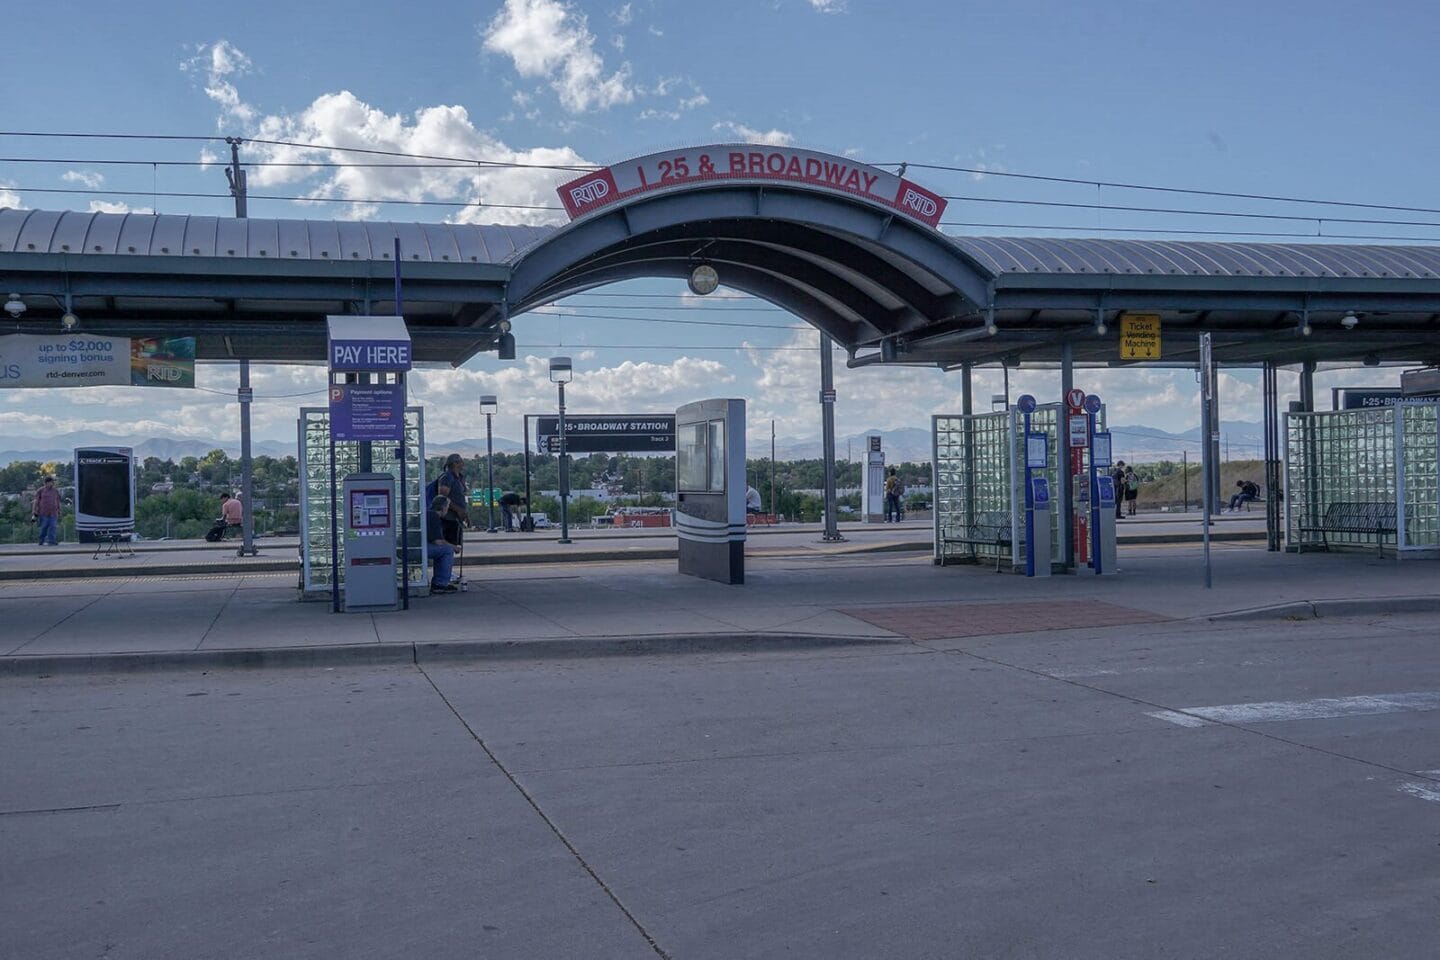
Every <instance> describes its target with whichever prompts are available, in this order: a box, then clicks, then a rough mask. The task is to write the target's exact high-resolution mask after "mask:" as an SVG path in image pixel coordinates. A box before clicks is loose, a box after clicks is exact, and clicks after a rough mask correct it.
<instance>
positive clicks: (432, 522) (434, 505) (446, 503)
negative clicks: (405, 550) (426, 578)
mask: <svg viewBox="0 0 1440 960" xmlns="http://www.w3.org/2000/svg"><path fill="white" fill-rule="evenodd" d="M449 508H450V500H449V498H448V497H446V496H445V495H444V494H440V495H439V496H437V497H436V498H435V499H434V500H431V501H430V509H429V511H427V513H426V516H425V527H426V531H427V532H426V534H425V554H426V556H428V557H429V558H430V562H431V563H432V564H434V569H435V576H434V578H433V579H431V581H430V592H431V593H454V592H455V591H456V590H457V589H458V588H457V587H456V586H455V584H453V583H451V582H450V578H451V572H452V570H453V568H454V565H455V545H454V544H452V543H451V542H450V541H449V540H447V539H446V538H445V526H446V513H447V511H448V510H449Z"/></svg>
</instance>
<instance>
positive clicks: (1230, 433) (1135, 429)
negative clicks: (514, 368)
mask: <svg viewBox="0 0 1440 960" xmlns="http://www.w3.org/2000/svg"><path fill="white" fill-rule="evenodd" d="M1110 432H1111V433H1112V434H1113V436H1114V451H1115V456H1116V457H1118V458H1120V459H1123V460H1128V461H1131V462H1134V463H1149V462H1154V461H1157V460H1180V459H1182V458H1185V457H1188V458H1189V459H1190V460H1197V461H1198V459H1199V456H1200V428H1199V427H1196V428H1194V429H1191V430H1186V431H1185V432H1184V433H1169V432H1167V431H1165V430H1160V429H1158V428H1156V427H1147V426H1144V425H1140V424H1136V425H1133V426H1115V427H1111V429H1110ZM873 434H879V435H880V445H881V448H882V449H883V450H884V451H885V460H886V462H888V463H903V462H907V461H908V462H912V463H924V462H928V461H929V460H930V450H931V447H930V432H929V431H928V430H925V429H921V428H918V427H905V428H902V429H899V430H867V431H864V432H862V433H856V434H851V435H850V436H846V437H837V438H836V440H835V455H836V457H837V458H839V459H841V460H845V459H849V460H860V459H861V458H862V457H863V456H864V453H865V450H866V448H867V440H866V438H867V437H868V436H871V435H873ZM1220 434H1221V457H1222V458H1223V459H1226V460H1253V459H1259V458H1260V456H1261V454H1262V451H1263V449H1264V442H1263V440H1262V437H1263V435H1264V430H1263V427H1262V426H1261V425H1260V424H1258V423H1253V422H1249V421H1244V420H1235V421H1225V422H1224V423H1223V424H1222V426H1221V431H1220ZM0 445H3V446H4V449H0V466H4V465H5V464H8V463H11V462H13V461H15V460H40V461H42V462H43V461H46V460H60V461H64V460H69V459H70V458H71V457H72V456H73V454H74V449H75V448H76V447H82V446H92V445H93V446H111V447H115V446H118V447H132V448H134V450H135V455H136V456H137V457H138V458H140V459H142V460H143V459H144V458H146V457H159V458H160V459H161V460H175V461H177V462H178V461H179V460H180V459H181V458H183V457H203V456H204V455H205V454H207V453H209V452H210V451H211V450H215V449H217V448H218V449H220V450H224V451H225V452H226V454H228V455H229V456H231V457H238V456H239V455H240V444H239V442H238V441H236V440H233V439H228V438H227V439H224V440H217V439H203V440H195V439H188V438H170V437H140V436H126V437H114V436H107V435H106V434H103V433H100V432H98V431H95V430H79V431H75V432H73V433H63V434H59V435H57V436H53V437H3V438H0ZM749 446H750V450H749V453H750V456H751V458H752V459H753V458H760V457H768V456H769V455H770V438H769V436H762V437H756V436H753V435H752V436H751V437H750V444H749ZM250 447H251V451H252V452H253V453H254V454H255V455H256V456H262V455H264V456H271V457H286V456H294V455H295V444H294V443H287V442H284V441H281V440H255V441H253V442H252V443H251V445H250ZM521 449H522V447H521V444H520V442H519V441H517V440H510V439H507V438H504V437H496V438H495V452H496V453H519V452H520V451H521ZM821 450H822V445H821V440H820V438H819V437H781V438H777V439H776V441H775V456H776V458H777V459H779V460H818V459H819V458H820V455H821ZM426 452H427V453H428V454H429V455H431V456H435V455H436V454H440V453H458V454H460V455H461V456H464V457H475V456H483V455H484V453H485V438H484V437H480V438H478V439H477V438H467V439H460V440H438V441H437V440H431V441H430V442H428V443H427V444H426Z"/></svg>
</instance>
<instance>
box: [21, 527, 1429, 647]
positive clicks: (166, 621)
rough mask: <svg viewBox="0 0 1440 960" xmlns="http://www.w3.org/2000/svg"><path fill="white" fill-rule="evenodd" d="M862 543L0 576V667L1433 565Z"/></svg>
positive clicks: (835, 638) (1129, 612)
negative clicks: (458, 578)
mask: <svg viewBox="0 0 1440 960" xmlns="http://www.w3.org/2000/svg"><path fill="white" fill-rule="evenodd" d="M757 539H758V538H757ZM875 546H877V544H871V545H869V548H871V549H873V548H874V547H875ZM865 549H866V548H865V547H863V546H862V545H859V544H853V543H852V544H850V545H849V546H848V547H846V545H840V546H839V547H838V548H832V549H830V550H821V549H819V547H818V546H817V545H815V544H813V543H811V544H809V545H807V546H805V547H804V548H800V547H795V548H777V549H775V550H774V551H772V552H762V551H760V550H756V551H753V552H752V554H751V556H750V557H749V559H748V563H747V582H746V584H744V585H743V586H724V585H721V584H717V583H712V582H709V581H705V580H697V579H694V578H690V577H683V576H680V575H679V574H678V573H676V571H675V565H674V562H673V561H655V560H638V561H632V562H629V563H612V562H607V563H601V562H585V561H581V560H568V561H567V562H564V563H554V562H536V563H527V564H509V565H506V564H499V565H493V566H487V567H484V568H473V569H471V570H470V571H469V579H470V589H469V590H468V592H465V593H457V594H452V595H447V596H437V597H430V598H424V599H417V600H415V601H413V602H412V606H411V609H410V610H409V611H396V612H384V613H374V614H338V615H337V614H333V613H331V612H330V609H329V605H328V604H326V603H322V602H309V603H302V602H299V601H298V600H297V594H296V589H295V582H294V576H293V574H286V573H253V574H251V573H246V574H234V573H208V572H206V571H205V570H204V569H203V568H197V569H196V571H195V572H194V573H193V574H192V575H190V576H187V577H158V576H147V575H139V576H131V577H125V578H120V577H112V578H76V579H53V580H43V579H42V580H28V581H6V582H4V583H0V624H3V628H0V672H7V673H25V674H35V673H44V672H54V671H62V670H123V669H153V668H159V667H196V668H202V667H207V666H223V665H237V666H282V665H300V664H327V665H333V664H340V663H376V662H407V663H408V662H425V661H435V660H440V659H453V658H457V657H465V658H485V657H489V658H500V657H505V658H515V657H557V656H567V657H573V656H582V655H596V654H603V653H639V652H657V651H680V650H688V651H696V650H717V649H755V648H758V647H763V646H770V647H781V646H788V647H794V646H809V645H822V644H837V643H848V644H857V643H860V644H887V643H897V642H904V641H907V640H914V639H917V638H918V639H923V638H925V637H931V636H954V635H967V636H968V635H975V634H977V633H986V634H996V635H1000V634H1006V633H1016V632H1022V631H1025V630H1028V629H1056V628H1061V627H1084V626H1093V627H1097V628H1100V627H1105V626H1108V625H1115V624H1127V623H1131V624H1143V623H1150V622H1164V621H1172V620H1185V619H1192V618H1203V617H1236V616H1241V617H1245V618H1251V619H1253V618H1264V617H1271V618H1285V617H1306V618H1311V617H1314V616H1317V615H1331V616H1334V615H1342V614H1347V613H1357V612H1366V611H1384V610H1405V611H1412V612H1413V611H1431V610H1440V566H1437V565H1436V564H1435V563H1433V562H1425V561H1420V562H1404V563H1397V562H1396V561H1394V560H1380V559H1376V558H1375V557H1373V556H1371V555H1369V554H1314V553H1310V554H1303V555H1292V554H1270V553H1267V552H1265V551H1264V549H1263V548H1260V547H1256V546H1254V545H1247V544H1226V543H1220V544H1217V545H1216V546H1215V547H1214V550H1213V553H1214V571H1215V572H1214V588H1213V589H1209V590H1207V589H1205V588H1204V586H1203V582H1202V568H1201V565H1200V552H1199V550H1198V548H1197V547H1195V546H1194V545H1192V544H1170V545H1164V544H1161V545H1155V544H1138V545H1131V546H1125V547H1123V548H1122V551H1121V573H1120V574H1119V575H1118V576H1115V577H1104V578H1095V577H1093V576H1090V575H1088V574H1081V575H1075V576H1057V577H1052V578H1050V579H1048V580H1029V579H1026V578H1024V577H1019V576H1014V575H997V574H995V573H994V572H993V571H992V569H991V568H989V567H986V566H983V565H981V566H949V567H935V566H933V565H932V564H931V563H930V560H929V557H928V556H927V555H916V554H914V553H904V552H890V553H887V552H878V553H877V552H855V551H856V550H865ZM937 630H938V631H939V632H936V631H937Z"/></svg>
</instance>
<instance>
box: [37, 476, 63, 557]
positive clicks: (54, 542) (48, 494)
mask: <svg viewBox="0 0 1440 960" xmlns="http://www.w3.org/2000/svg"><path fill="white" fill-rule="evenodd" d="M30 519H32V520H38V521H39V522H40V546H42V547H55V546H59V544H60V540H59V534H60V491H59V490H56V489H55V478H54V477H46V478H45V482H44V483H42V484H40V489H39V490H36V491H35V503H34V505H33V506H32V507H31V508H30Z"/></svg>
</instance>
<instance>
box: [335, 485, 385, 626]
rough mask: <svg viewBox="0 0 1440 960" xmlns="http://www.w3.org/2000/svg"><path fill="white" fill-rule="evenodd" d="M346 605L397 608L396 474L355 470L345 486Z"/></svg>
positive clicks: (349, 608)
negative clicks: (358, 471) (356, 471)
mask: <svg viewBox="0 0 1440 960" xmlns="http://www.w3.org/2000/svg"><path fill="white" fill-rule="evenodd" d="M342 493H343V500H342V509H343V516H344V526H343V528H342V536H343V537H344V543H345V556H344V560H343V563H344V569H345V609H346V610H347V611H366V610H375V609H393V608H394V607H395V606H396V605H397V603H398V596H399V594H398V586H397V583H396V572H395V571H396V560H395V550H396V534H395V478H394V477H393V476H391V475H390V474H388V473H352V474H350V475H349V476H347V477H346V478H345V481H344V485H343V487H342Z"/></svg>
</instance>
